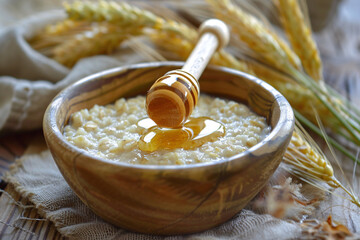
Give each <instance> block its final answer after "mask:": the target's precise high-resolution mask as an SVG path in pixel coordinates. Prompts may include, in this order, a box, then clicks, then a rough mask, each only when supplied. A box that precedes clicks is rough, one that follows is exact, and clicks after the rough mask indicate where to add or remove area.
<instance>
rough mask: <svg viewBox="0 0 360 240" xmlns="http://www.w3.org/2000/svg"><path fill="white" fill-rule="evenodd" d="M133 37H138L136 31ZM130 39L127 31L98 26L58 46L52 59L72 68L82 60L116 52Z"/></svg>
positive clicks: (105, 25) (103, 24)
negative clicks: (122, 43)
mask: <svg viewBox="0 0 360 240" xmlns="http://www.w3.org/2000/svg"><path fill="white" fill-rule="evenodd" d="M138 34H140V33H138ZM131 35H136V33H135V32H134V30H132V31H131ZM128 37H129V34H128V32H127V31H126V30H125V29H119V28H118V27H116V26H113V25H109V24H106V23H102V24H98V25H95V26H93V27H92V28H91V30H89V31H85V32H83V33H81V34H77V35H76V36H74V37H73V38H71V39H69V40H68V41H66V42H64V43H63V44H60V45H58V46H56V47H55V48H54V49H53V50H52V58H53V59H54V60H56V61H57V62H59V63H61V64H63V65H65V66H67V67H72V66H74V65H75V63H76V62H77V61H78V60H79V59H81V58H84V57H89V56H94V55H98V54H110V53H112V52H114V50H115V49H116V48H117V47H118V46H119V45H120V44H121V42H123V41H124V40H125V39H127V38H128Z"/></svg>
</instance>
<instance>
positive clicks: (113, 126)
mask: <svg viewBox="0 0 360 240" xmlns="http://www.w3.org/2000/svg"><path fill="white" fill-rule="evenodd" d="M144 106H145V97H144V96H138V97H134V98H130V99H124V98H121V99H119V100H117V101H116V102H115V103H114V104H109V105H106V106H98V105H95V106H94V107H93V108H91V109H89V110H88V109H83V110H80V111H79V112H76V113H74V114H72V116H71V118H70V122H69V125H67V126H66V127H65V129H64V135H65V138H66V139H67V140H68V141H69V142H71V143H72V144H74V145H75V146H77V147H79V148H82V149H85V150H87V151H89V152H90V153H92V154H93V155H97V156H99V157H101V158H107V159H110V160H113V161H121V162H127V163H133V164H151V165H183V164H193V163H203V162H210V161H216V160H220V159H222V158H227V157H231V156H233V155H235V154H238V153H240V152H243V151H245V150H247V149H249V148H250V147H252V146H254V145H255V144H257V143H258V142H260V141H261V140H262V139H263V138H264V137H265V136H266V135H267V134H269V132H270V127H269V126H267V124H266V119H265V118H264V117H260V116H258V115H257V114H255V113H253V112H252V111H251V110H250V109H249V108H248V107H247V106H246V105H243V104H239V103H237V102H235V101H231V100H224V99H220V98H215V97H210V96H207V95H204V94H203V95H201V97H200V98H199V102H198V104H197V106H196V107H195V109H194V111H193V113H192V115H191V117H202V116H207V117H210V118H212V119H213V120H215V121H218V122H220V123H222V124H223V125H224V126H225V130H226V134H225V136H224V137H221V138H219V139H218V140H217V141H214V142H207V143H205V144H203V145H202V146H200V147H197V148H194V149H191V150H184V149H172V150H159V151H155V152H151V153H150V152H143V151H141V150H140V149H139V148H138V140H139V138H140V137H141V135H142V134H143V133H144V132H145V131H146V130H145V129H144V128H141V127H139V126H137V122H138V121H139V120H140V119H143V118H146V117H147V113H146V110H145V107H144Z"/></svg>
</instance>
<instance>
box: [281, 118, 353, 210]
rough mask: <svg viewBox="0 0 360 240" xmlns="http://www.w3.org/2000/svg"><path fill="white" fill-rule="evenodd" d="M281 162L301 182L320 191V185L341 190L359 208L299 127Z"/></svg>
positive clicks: (313, 143)
mask: <svg viewBox="0 0 360 240" xmlns="http://www.w3.org/2000/svg"><path fill="white" fill-rule="evenodd" d="M283 161H284V163H286V166H287V167H286V169H287V170H288V171H289V172H291V173H292V174H294V175H295V176H297V177H299V178H300V179H301V180H303V181H305V182H308V183H310V184H312V185H314V186H316V187H318V188H320V189H322V190H324V187H323V186H322V183H326V184H327V185H328V186H330V187H332V188H341V189H343V190H344V191H345V192H346V193H347V194H348V195H349V196H350V199H349V200H350V201H351V202H353V203H354V204H355V205H357V206H358V207H360V201H359V199H358V197H357V196H355V194H354V193H353V191H349V190H348V189H347V188H346V187H344V186H343V185H342V184H341V182H340V181H339V180H337V179H336V177H335V176H334V170H333V167H332V165H331V163H330V162H329V160H328V159H327V158H326V156H325V155H324V154H323V153H322V152H321V150H320V148H319V147H318V145H317V144H316V143H315V142H314V141H313V140H312V138H311V137H310V136H309V135H308V134H307V133H306V131H305V130H304V129H303V128H302V127H301V125H298V124H297V126H296V127H295V130H294V132H293V135H292V137H291V140H290V143H289V145H288V148H287V150H286V152H285V155H284V157H283Z"/></svg>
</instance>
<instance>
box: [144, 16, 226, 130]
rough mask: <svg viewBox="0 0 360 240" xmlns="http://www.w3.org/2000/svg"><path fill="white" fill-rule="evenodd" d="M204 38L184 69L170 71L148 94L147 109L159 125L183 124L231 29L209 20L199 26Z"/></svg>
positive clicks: (173, 125) (200, 40) (215, 20)
mask: <svg viewBox="0 0 360 240" xmlns="http://www.w3.org/2000/svg"><path fill="white" fill-rule="evenodd" d="M199 35H200V38H199V40H198V42H197V44H196V46H195V48H194V49H193V51H192V52H191V54H190V56H189V58H188V59H187V60H186V62H185V64H184V66H183V67H182V69H178V70H173V71H170V72H167V73H166V74H165V75H164V76H162V77H160V78H159V79H158V80H156V82H155V83H154V84H153V85H152V86H151V88H150V89H149V91H148V93H147V95H146V111H147V113H148V115H149V117H150V118H151V119H152V120H153V121H154V122H155V123H156V124H157V125H158V126H159V127H167V128H176V127H180V126H182V125H183V124H184V123H185V121H186V120H187V119H188V117H189V116H190V115H191V113H192V111H193V109H194V107H195V106H196V103H197V100H198V97H199V93H200V88H199V82H198V79H199V78H200V76H201V74H202V72H203V71H204V69H205V67H206V65H207V64H208V62H209V61H210V59H211V57H212V55H213V53H214V52H215V51H216V50H219V49H221V48H222V47H224V46H225V45H226V44H227V43H228V42H229V37H230V36H229V29H228V28H227V26H226V25H225V23H223V22H222V21H220V20H218V19H209V20H207V21H205V22H204V23H203V24H201V26H200V28H199Z"/></svg>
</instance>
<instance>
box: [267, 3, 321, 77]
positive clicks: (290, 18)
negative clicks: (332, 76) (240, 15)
mask: <svg viewBox="0 0 360 240" xmlns="http://www.w3.org/2000/svg"><path fill="white" fill-rule="evenodd" d="M274 2H275V5H276V6H277V8H278V10H279V13H280V19H281V22H282V24H283V26H284V29H285V32H286V34H287V36H288V38H289V40H290V43H291V46H292V48H293V49H294V51H295V52H296V54H297V55H298V56H299V58H300V59H301V63H302V65H303V67H304V70H305V71H306V73H307V74H309V76H310V77H312V78H313V79H314V80H316V81H320V80H322V79H323V76H322V63H321V60H320V54H319V51H318V49H317V46H316V43H315V41H314V39H313V38H312V32H311V28H310V26H309V25H308V24H306V21H305V19H304V15H303V13H302V11H301V8H300V6H299V3H298V1H297V0H274Z"/></svg>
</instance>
